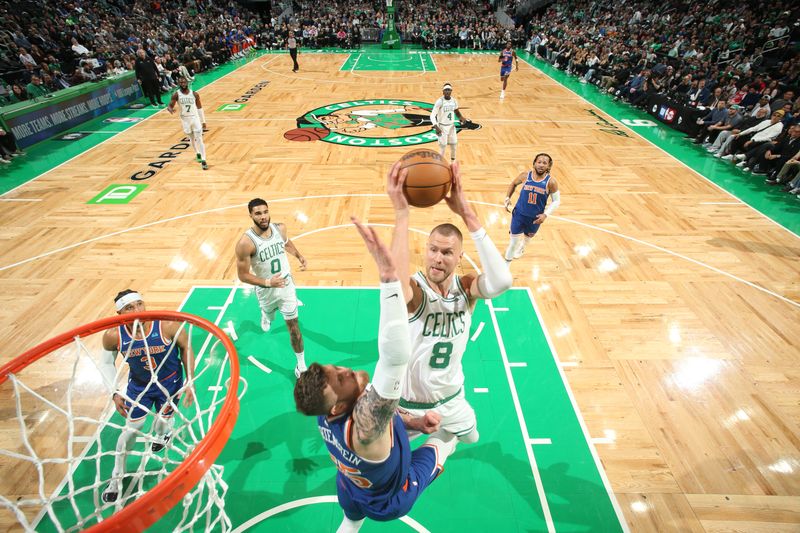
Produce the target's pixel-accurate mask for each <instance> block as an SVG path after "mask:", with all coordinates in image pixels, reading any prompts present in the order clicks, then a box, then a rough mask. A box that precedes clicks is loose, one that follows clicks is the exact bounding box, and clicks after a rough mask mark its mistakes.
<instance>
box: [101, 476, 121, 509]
mask: <svg viewBox="0 0 800 533" xmlns="http://www.w3.org/2000/svg"><path fill="white" fill-rule="evenodd" d="M100 497H101V499H102V500H103V501H104V502H106V503H114V502H115V501H117V498H119V483H118V482H117V481H115V480H112V481H109V482H108V485H107V486H106V490H104V491H103V494H102V495H101V496H100Z"/></svg>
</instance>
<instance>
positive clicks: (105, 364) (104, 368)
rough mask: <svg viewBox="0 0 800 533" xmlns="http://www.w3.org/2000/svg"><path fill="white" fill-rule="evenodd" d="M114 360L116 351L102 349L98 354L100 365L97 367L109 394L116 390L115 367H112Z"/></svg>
mask: <svg viewBox="0 0 800 533" xmlns="http://www.w3.org/2000/svg"><path fill="white" fill-rule="evenodd" d="M116 359H117V351H116V350H105V349H104V350H103V351H102V352H101V353H100V363H99V364H98V365H97V366H98V367H99V368H100V373H101V374H102V375H103V383H104V384H105V386H106V387H108V390H110V391H111V392H114V391H115V390H117V383H116V382H117V367H116V366H114V361H115V360H116Z"/></svg>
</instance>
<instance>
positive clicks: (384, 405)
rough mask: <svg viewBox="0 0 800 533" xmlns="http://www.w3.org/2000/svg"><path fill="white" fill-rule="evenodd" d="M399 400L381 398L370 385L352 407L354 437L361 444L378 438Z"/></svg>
mask: <svg viewBox="0 0 800 533" xmlns="http://www.w3.org/2000/svg"><path fill="white" fill-rule="evenodd" d="M399 404H400V400H399V399H398V400H388V399H386V398H381V397H380V396H379V395H378V393H377V392H375V389H373V388H372V387H370V388H369V389H368V390H367V392H366V394H364V395H363V396H361V398H359V399H358V401H357V402H356V405H355V408H354V409H353V423H354V424H353V425H354V426H355V427H354V428H353V429H354V433H355V437H356V438H357V439H358V441H359V442H360V443H361V444H362V445H368V444H371V443H372V442H374V441H375V440H377V439H378V437H380V436H381V435H383V432H384V431H386V428H387V427H388V425H389V421H390V420H391V419H392V417H393V416H394V412H395V409H396V408H397V406H398V405H399Z"/></svg>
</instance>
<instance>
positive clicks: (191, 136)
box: [189, 133, 200, 154]
mask: <svg viewBox="0 0 800 533" xmlns="http://www.w3.org/2000/svg"><path fill="white" fill-rule="evenodd" d="M189 142H190V143H192V150H194V153H196V154H199V153H200V148H198V146H197V143H196V142H195V140H194V133H190V134H189Z"/></svg>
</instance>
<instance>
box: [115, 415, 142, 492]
mask: <svg viewBox="0 0 800 533" xmlns="http://www.w3.org/2000/svg"><path fill="white" fill-rule="evenodd" d="M144 421H145V419H144V418H140V419H139V420H128V421H127V422H126V423H125V429H123V430H122V432H121V433H120V434H119V437H118V438H117V449H116V454H115V455H114V471H113V472H112V473H111V477H112V479H113V480H115V481H116V482H117V483H119V482H120V480H121V476H122V475H124V474H125V460H126V459H127V458H128V452H129V451H131V448H133V445H134V443H135V442H136V435H137V434H138V433H139V430H141V429H142V426H144Z"/></svg>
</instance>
